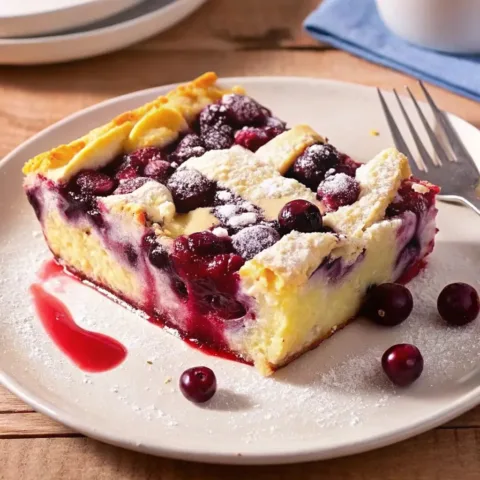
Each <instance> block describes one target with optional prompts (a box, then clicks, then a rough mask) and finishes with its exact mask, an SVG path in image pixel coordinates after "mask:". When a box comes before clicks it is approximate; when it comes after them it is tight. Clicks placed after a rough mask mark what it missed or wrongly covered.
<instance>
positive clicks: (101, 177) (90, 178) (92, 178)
mask: <svg viewBox="0 0 480 480" xmlns="http://www.w3.org/2000/svg"><path fill="white" fill-rule="evenodd" d="M75 182H76V184H77V185H78V186H79V187H80V190H81V191H82V192H83V193H85V194H90V195H98V196H100V195H109V194H110V193H112V192H113V191H114V190H115V187H116V186H117V182H116V181H115V180H113V179H112V178H110V177H109V176H108V175H105V174H104V173H100V172H97V171H95V170H85V171H84V172H81V173H79V174H78V175H77V177H76V180H75Z"/></svg>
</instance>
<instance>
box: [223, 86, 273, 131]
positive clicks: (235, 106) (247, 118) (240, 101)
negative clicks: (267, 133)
mask: <svg viewBox="0 0 480 480" xmlns="http://www.w3.org/2000/svg"><path fill="white" fill-rule="evenodd" d="M222 104H223V105H225V106H226V107H227V109H228V115H229V117H230V122H231V123H233V124H234V125H235V126H237V127H244V126H246V125H252V126H255V125H264V124H265V122H266V121H267V116H269V114H270V112H269V111H268V110H267V109H266V108H264V107H262V106H261V105H259V104H258V103H257V102H256V101H255V100H253V99H252V98H250V97H247V96H245V95H235V94H233V93H232V94H228V95H224V96H223V98H222Z"/></svg>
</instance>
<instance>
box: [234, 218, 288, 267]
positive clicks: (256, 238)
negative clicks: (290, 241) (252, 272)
mask: <svg viewBox="0 0 480 480" xmlns="http://www.w3.org/2000/svg"><path fill="white" fill-rule="evenodd" d="M279 240H280V234H279V233H278V232H277V231H276V230H275V229H274V228H272V227H269V226H268V225H253V226H251V227H246V228H244V229H243V230H240V231H239V232H238V233H236V234H235V235H234V236H233V237H232V243H233V247H234V248H235V250H236V251H237V252H238V253H239V254H240V255H241V256H242V257H243V258H244V259H245V260H250V259H252V258H253V257H254V256H255V255H256V254H257V253H260V252H261V251H262V250H265V249H266V248H268V247H271V246H272V245H273V244H275V243H277V242H278V241H279Z"/></svg>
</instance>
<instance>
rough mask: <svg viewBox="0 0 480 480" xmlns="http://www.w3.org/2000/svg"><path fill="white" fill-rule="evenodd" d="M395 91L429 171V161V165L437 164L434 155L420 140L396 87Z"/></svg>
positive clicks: (425, 167)
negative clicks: (431, 154) (432, 155)
mask: <svg viewBox="0 0 480 480" xmlns="http://www.w3.org/2000/svg"><path fill="white" fill-rule="evenodd" d="M393 93H394V94H395V97H396V99H397V102H398V105H399V106H400V110H401V111H402V113H403V116H404V117H405V121H406V122H407V125H408V129H409V130H410V133H411V134H412V137H413V140H414V141H415V145H416V146H417V148H418V153H419V154H420V157H421V159H422V162H423V167H424V169H425V171H426V172H428V167H427V163H428V164H429V165H430V164H431V165H435V163H434V162H433V160H432V157H431V156H430V154H429V153H428V152H427V150H426V149H425V147H424V145H423V143H422V141H421V140H420V137H419V136H418V134H417V131H416V130H415V127H414V126H413V124H412V122H411V120H410V117H409V116H408V114H407V112H406V110H405V108H404V106H403V103H402V101H401V100H400V97H399V96H398V93H397V91H396V90H395V89H393Z"/></svg>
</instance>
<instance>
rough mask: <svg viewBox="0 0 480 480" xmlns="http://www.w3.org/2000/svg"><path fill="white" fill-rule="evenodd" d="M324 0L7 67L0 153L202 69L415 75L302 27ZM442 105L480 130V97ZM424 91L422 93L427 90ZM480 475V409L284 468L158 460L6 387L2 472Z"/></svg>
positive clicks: (257, 7) (404, 79)
mask: <svg viewBox="0 0 480 480" xmlns="http://www.w3.org/2000/svg"><path fill="white" fill-rule="evenodd" d="M317 3H318V2H317V0H296V1H295V0H262V1H260V0H241V1H237V0H210V1H208V2H207V3H206V4H205V5H204V6H203V7H202V8H201V9H200V10H199V11H198V12H196V13H195V14H194V15H192V16H191V17H190V18H188V19H187V20H185V21H184V22H182V23H181V24H179V25H178V26H176V27H174V28H172V29H171V30H169V31H168V32H165V33H164V34H162V35H158V36H157V37H154V38H152V39H150V40H148V41H146V42H143V43H141V44H138V45H135V46H132V47H130V48H128V49H126V50H123V51H121V52H117V53H113V54H110V55H105V56H102V57H98V58H95V59H90V60H84V61H79V62H74V63H69V64H63V65H52V66H35V67H0V158H1V157H3V156H4V155H5V154H7V153H8V152H9V151H10V150H12V149H13V148H15V147H16V146H17V145H18V144H20V143H21V142H23V141H25V140H26V139H28V138H29V137H30V136H32V135H33V134H35V133H37V132H38V131H40V130H42V129H43V128H45V127H47V126H48V125H51V124H53V123H55V122H56V121H58V120H60V119H62V118H64V117H65V116H67V115H69V114H71V113H73V112H75V111H78V110H79V109H82V108H84V107H87V106H89V105H93V104H95V103H97V102H99V101H102V100H105V99H107V98H111V97H115V96H117V95H121V94H124V93H128V92H131V91H135V90H140V89H144V88H149V87H153V86H157V85H162V84H167V83H172V82H178V81H184V80H188V79H190V78H192V77H194V76H196V75H198V74H200V73H202V72H203V71H206V70H215V71H216V72H218V74H219V75H221V76H242V75H299V76H311V77H322V78H331V79H336V80H343V81H350V82H352V81H354V82H357V83H362V84H365V85H373V86H380V87H383V88H387V89H388V88H392V87H396V88H403V86H404V85H408V86H410V87H411V88H412V89H413V90H414V91H416V92H418V88H417V85H416V83H415V80H414V79H413V78H411V77H408V76H406V75H403V74H401V73H398V72H394V71H392V70H388V69H386V68H383V67H380V66H377V65H374V64H371V63H368V62H366V61H364V60H361V59H358V58H356V57H353V56H352V55H349V54H347V53H345V52H341V51H337V50H334V49H331V48H330V47H328V46H326V45H322V44H320V43H318V42H316V41H315V40H313V39H311V38H310V37H309V36H307V35H306V34H305V33H304V32H303V30H302V27H301V24H302V21H303V20H304V18H305V17H306V15H307V14H308V13H309V12H310V11H311V10H313V9H314V8H315V7H316V5H317ZM431 91H432V93H433V94H434V96H435V98H436V100H437V101H438V104H439V105H440V106H441V107H442V108H443V109H445V110H448V111H451V112H453V113H456V114H457V115H459V116H461V117H463V118H464V119H466V120H467V121H469V122H471V123H473V124H474V125H476V126H478V127H480V106H479V105H478V104H477V103H476V102H473V101H471V100H467V99H465V98H462V97H459V96H457V95H454V94H452V93H450V92H447V91H444V90H442V89H439V88H436V87H433V86H432V87H431ZM418 93H419V92H418ZM37 478H39V479H50V478H52V479H53V478H62V479H77V478H78V479H90V478H95V479H108V480H110V479H123V478H125V479H130V478H131V479H143V478H145V479H157V478H158V479H162V480H173V479H194V480H204V479H227V478H228V479H234V480H235V479H246V478H258V479H262V480H267V479H268V480H271V479H272V480H273V479H281V480H283V479H285V480H286V479H297V478H305V479H339V480H360V479H362V480H364V479H365V480H376V479H382V480H397V479H402V480H403V479H407V480H409V479H412V480H429V479H435V480H437V479H455V480H478V479H480V407H478V408H476V409H474V410H472V411H470V412H468V413H467V414H465V415H463V416H461V417H460V418H457V419H455V420H453V421H451V422H450V423H448V424H446V425H444V426H442V427H440V428H437V429H435V430H433V431H431V432H428V433H425V434H423V435H420V436H418V437H416V438H413V439H411V440H408V441H405V442H402V443H399V444H397V445H393V446H390V447H387V448H383V449H380V450H376V451H374V452H369V453H366V454H362V455H356V456H352V457H347V458H343V459H336V460H331V461H324V462H315V463H309V464H303V465H291V466H282V467H241V468H240V467H227V466H214V465H202V464H194V463H187V462H180V461H176V460H168V459H161V458H154V457H151V456H147V455H142V454H138V453H134V452H128V451H126V450H122V449H119V448H116V447H112V446H109V445H105V444H102V443H99V442H96V441H94V440H91V439H88V438H84V437H82V436H80V435H79V434H77V433H75V432H72V431H71V430H70V429H68V428H67V427H64V426H62V425H60V424H58V423H56V422H54V421H53V420H51V419H49V418H48V417H45V416H43V415H42V414H39V413H36V412H34V411H33V410H32V409H31V408H30V407H29V406H28V405H26V404H25V403H23V402H22V401H21V400H19V399H18V398H16V397H15V396H14V395H12V394H11V393H9V392H8V391H7V390H5V389H4V388H1V387H0V479H37Z"/></svg>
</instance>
